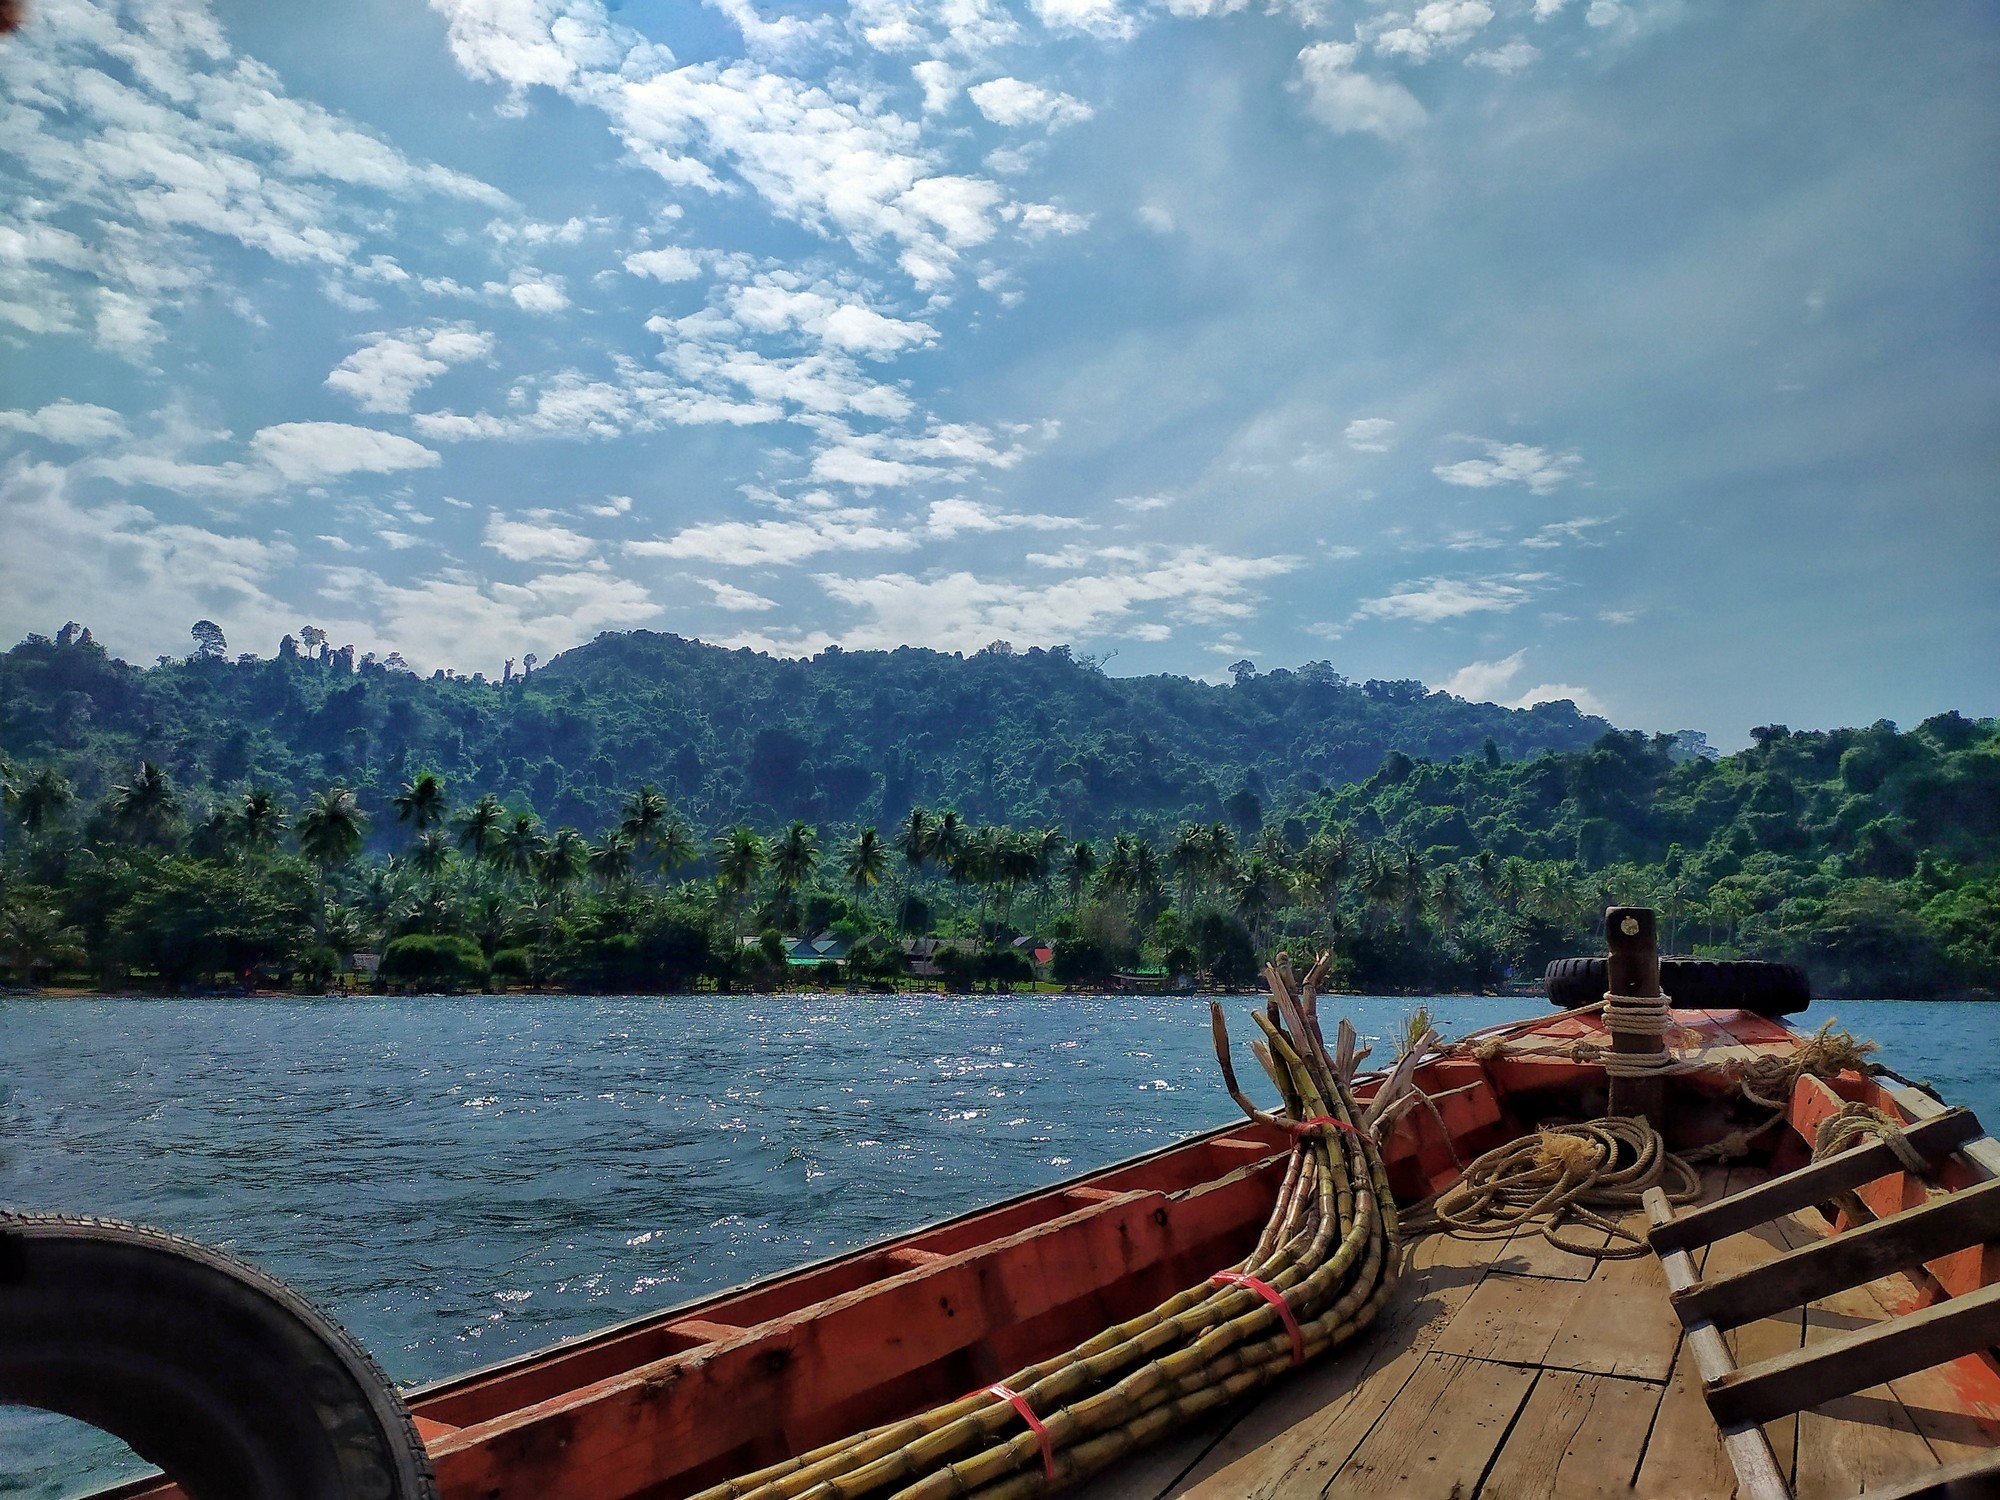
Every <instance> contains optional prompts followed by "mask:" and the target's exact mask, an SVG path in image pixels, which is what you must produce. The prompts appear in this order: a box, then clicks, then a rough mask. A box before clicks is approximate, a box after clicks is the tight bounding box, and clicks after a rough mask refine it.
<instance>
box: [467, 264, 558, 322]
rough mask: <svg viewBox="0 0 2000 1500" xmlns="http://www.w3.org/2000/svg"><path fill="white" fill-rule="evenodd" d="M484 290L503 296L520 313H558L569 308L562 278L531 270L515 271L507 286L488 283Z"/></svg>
mask: <svg viewBox="0 0 2000 1500" xmlns="http://www.w3.org/2000/svg"><path fill="white" fill-rule="evenodd" d="M486 289H487V291H489V292H498V293H503V294H505V295H506V296H507V297H508V298H509V299H510V300H511V301H512V302H513V304H514V305H515V306H516V307H518V308H520V309H521V311H522V312H531V313H559V312H561V311H562V310H563V309H564V308H566V307H568V306H569V291H568V289H567V287H566V286H565V285H564V282H563V278H562V277H560V276H547V275H544V274H543V273H542V272H540V271H537V270H533V269H527V270H522V271H516V272H515V273H514V277H513V280H512V282H511V284H509V285H507V286H502V285H500V284H499V283H498V282H488V283H487V286H486Z"/></svg>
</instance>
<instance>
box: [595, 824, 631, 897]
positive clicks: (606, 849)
mask: <svg viewBox="0 0 2000 1500" xmlns="http://www.w3.org/2000/svg"><path fill="white" fill-rule="evenodd" d="M632 855H633V850H632V835H631V834H629V833H627V832H626V831H625V830H624V829H623V828H612V829H608V830H606V832H605V835H604V842H603V843H601V844H599V845H597V847H595V848H594V849H592V850H591V851H590V859H589V865H590V873H591V875H592V876H593V877H594V878H595V879H596V881H597V883H598V885H600V886H602V887H603V888H604V889H605V890H607V891H608V890H610V889H612V887H614V886H619V885H623V884H624V883H625V882H626V881H628V880H630V879H631V878H632V871H633V868H634V862H633V857H632Z"/></svg>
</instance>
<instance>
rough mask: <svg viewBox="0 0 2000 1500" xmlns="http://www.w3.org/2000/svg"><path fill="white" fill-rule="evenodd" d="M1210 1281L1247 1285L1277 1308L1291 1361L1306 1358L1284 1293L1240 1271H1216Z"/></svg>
mask: <svg viewBox="0 0 2000 1500" xmlns="http://www.w3.org/2000/svg"><path fill="white" fill-rule="evenodd" d="M1208 1279H1209V1280H1210V1281H1220V1282H1224V1283H1226V1284H1227V1285H1229V1286H1247V1287H1249V1288H1250V1290H1251V1291H1253V1292H1255V1293H1256V1294H1257V1295H1258V1296H1260V1297H1262V1298H1263V1299H1264V1300H1265V1301H1266V1302H1268V1303H1270V1304H1271V1306H1273V1307H1275V1308H1277V1310H1278V1316H1279V1317H1281V1318H1283V1319H1284V1320H1285V1332H1286V1333H1289V1334H1290V1335H1291V1336H1292V1363H1293V1364H1295V1365H1301V1364H1304V1363H1305V1359H1306V1336H1305V1335H1304V1334H1303V1333H1301V1332H1300V1331H1299V1320H1298V1319H1297V1318H1295V1317H1293V1316H1292V1310H1291V1309H1290V1308H1289V1307H1287V1306H1286V1305H1285V1298H1284V1294H1283V1293H1282V1292H1280V1291H1279V1290H1278V1289H1277V1288H1276V1287H1274V1286H1272V1285H1271V1284H1270V1283H1269V1282H1268V1281H1259V1280H1258V1279H1257V1278H1256V1277H1255V1276H1251V1275H1247V1274H1246V1273H1244V1272H1242V1271H1217V1272H1216V1273H1215V1274H1214V1275H1213V1276H1211V1277H1209V1278H1208Z"/></svg>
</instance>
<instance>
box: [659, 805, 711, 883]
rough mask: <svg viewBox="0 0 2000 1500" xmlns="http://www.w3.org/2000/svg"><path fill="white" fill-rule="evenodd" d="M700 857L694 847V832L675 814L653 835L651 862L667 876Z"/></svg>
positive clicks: (699, 852)
mask: <svg viewBox="0 0 2000 1500" xmlns="http://www.w3.org/2000/svg"><path fill="white" fill-rule="evenodd" d="M700 857H701V851H700V850H699V849H697V848H696V847H695V842H694V830H693V829H692V828H690V827H688V826H687V824H686V823H685V822H683V821H682V820H681V818H680V816H679V814H675V815H673V816H672V817H669V818H668V819H667V821H666V822H665V823H664V824H662V825H661V827H660V829H659V831H658V832H657V833H655V834H654V835H653V862H654V864H656V865H658V866H659V867H660V868H661V869H662V870H665V871H666V872H667V873H668V874H669V875H671V874H673V873H674V871H676V870H678V869H680V868H681V866H682V865H691V864H693V863H694V862H695V861H696V860H697V859H699V858H700Z"/></svg>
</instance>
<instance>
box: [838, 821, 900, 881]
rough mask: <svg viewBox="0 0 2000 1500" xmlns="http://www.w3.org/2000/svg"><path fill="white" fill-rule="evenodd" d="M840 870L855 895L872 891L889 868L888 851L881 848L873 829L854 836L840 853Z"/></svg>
mask: <svg viewBox="0 0 2000 1500" xmlns="http://www.w3.org/2000/svg"><path fill="white" fill-rule="evenodd" d="M840 868H841V873H842V874H843V875H845V876H846V877H847V884H848V887H849V889H851V890H852V891H853V892H854V894H855V895H857V896H865V895H867V894H868V892H870V891H872V890H874V889H875V887H876V886H878V885H880V884H881V883H882V874H883V872H884V871H885V870H887V869H888V868H889V851H888V850H887V849H885V848H884V847H883V845H882V837H881V835H880V834H878V833H876V831H875V830H874V829H873V828H864V829H862V830H861V831H860V832H859V833H857V834H855V835H854V837H853V838H851V839H849V840H848V841H847V847H846V848H845V849H843V850H842V851H841V858H840Z"/></svg>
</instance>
